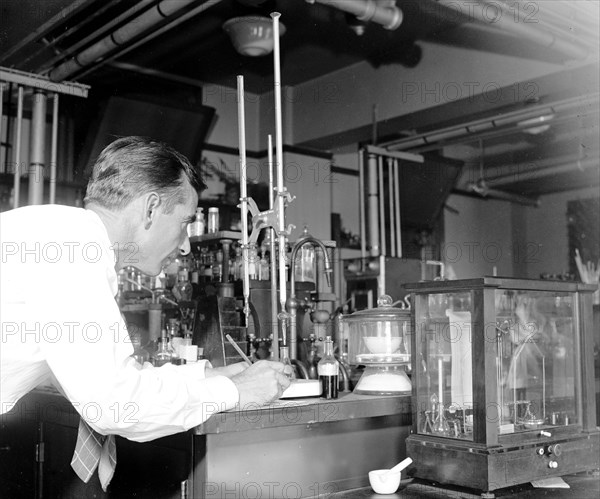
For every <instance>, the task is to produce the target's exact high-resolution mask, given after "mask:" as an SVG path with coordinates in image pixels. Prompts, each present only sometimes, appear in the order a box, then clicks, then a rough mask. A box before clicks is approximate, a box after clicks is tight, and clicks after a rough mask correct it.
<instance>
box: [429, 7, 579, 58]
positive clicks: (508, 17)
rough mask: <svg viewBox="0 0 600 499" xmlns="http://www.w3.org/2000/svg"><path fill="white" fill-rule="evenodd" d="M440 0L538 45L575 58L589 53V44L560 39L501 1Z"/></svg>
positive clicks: (455, 9) (458, 10)
mask: <svg viewBox="0 0 600 499" xmlns="http://www.w3.org/2000/svg"><path fill="white" fill-rule="evenodd" d="M436 1H437V2H438V3H439V4H440V5H443V6H445V7H447V8H449V9H452V10H454V11H457V12H460V13H461V14H467V15H468V16H469V17H470V18H472V19H476V20H477V21H480V22H482V23H484V24H487V25H490V26H493V27H496V28H498V29H502V30H504V31H506V32H507V33H512V34H513V35H515V36H517V37H519V38H521V39H525V40H530V41H531V42H533V43H536V44H537V45H540V46H543V47H546V48H552V49H554V50H556V51H557V52H559V53H561V54H563V55H565V56H568V57H570V58H572V59H578V60H582V59H585V58H586V57H587V56H588V55H589V51H588V50H587V49H586V48H585V47H583V46H581V45H579V44H575V43H572V42H569V41H567V40H564V39H561V38H558V37H557V36H556V35H555V34H553V33H551V32H550V31H547V30H543V29H540V28H538V27H536V26H535V23H534V22H532V21H527V19H524V18H523V16H522V14H521V13H520V12H519V13H518V14H515V12H514V11H513V10H509V7H508V6H505V5H503V4H502V3H501V2H493V3H492V2H487V1H485V0H475V1H473V0H466V1H457V0H436ZM515 16H518V18H515Z"/></svg>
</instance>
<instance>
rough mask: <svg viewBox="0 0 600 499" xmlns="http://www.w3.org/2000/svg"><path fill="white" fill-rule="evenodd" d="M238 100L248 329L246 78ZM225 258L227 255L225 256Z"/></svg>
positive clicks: (245, 312) (238, 78)
mask: <svg viewBox="0 0 600 499" xmlns="http://www.w3.org/2000/svg"><path fill="white" fill-rule="evenodd" d="M237 84H238V88H237V98H238V140H239V150H240V201H241V205H240V206H241V217H242V261H243V268H244V281H243V286H244V290H243V293H244V316H245V317H246V327H248V325H249V319H250V304H249V300H250V269H249V267H248V195H247V189H246V177H247V172H246V124H245V116H244V77H243V76H241V75H238V77H237ZM223 258H225V255H223Z"/></svg>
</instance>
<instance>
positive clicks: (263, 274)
mask: <svg viewBox="0 0 600 499" xmlns="http://www.w3.org/2000/svg"><path fill="white" fill-rule="evenodd" d="M270 270H271V266H270V264H269V259H268V258H267V250H266V248H265V247H264V246H263V250H262V254H261V256H260V260H259V261H258V279H259V280H260V281H268V280H269V279H270V278H271V277H270Z"/></svg>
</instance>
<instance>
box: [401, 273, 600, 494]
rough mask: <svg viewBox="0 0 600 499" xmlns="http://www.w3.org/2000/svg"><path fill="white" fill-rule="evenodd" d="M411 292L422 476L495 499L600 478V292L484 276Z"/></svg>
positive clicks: (412, 446)
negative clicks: (500, 492) (598, 349)
mask: <svg viewBox="0 0 600 499" xmlns="http://www.w3.org/2000/svg"><path fill="white" fill-rule="evenodd" d="M406 287H407V288H408V289H410V290H411V291H412V293H413V295H412V303H413V305H412V308H413V314H414V322H413V324H414V328H415V329H414V335H413V337H412V339H413V343H412V366H413V370H412V382H413V398H412V407H413V431H412V434H411V435H410V436H409V438H408V439H407V441H406V448H407V452H408V454H409V455H410V456H411V457H412V458H413V460H414V466H413V473H414V476H416V477H418V478H423V479H428V480H433V481H435V482H438V483H441V484H453V485H460V486H465V487H470V488H474V489H478V490H482V491H484V492H485V494H488V495H492V494H489V491H493V490H496V489H500V488H503V487H508V486H511V485H516V484H521V483H526V482H530V481H532V480H536V479H542V478H547V477H551V476H560V475H564V474H569V473H576V472H580V471H586V470H591V469H597V468H598V466H599V460H600V457H599V456H600V438H599V432H598V429H597V428H596V411H595V387H594V363H593V330H592V329H593V326H592V292H593V291H594V289H595V287H594V286H591V285H586V284H581V283H576V282H562V281H544V280H526V279H514V278H501V277H483V278H480V279H468V280H455V281H430V282H422V283H416V284H409V285H407V286H406Z"/></svg>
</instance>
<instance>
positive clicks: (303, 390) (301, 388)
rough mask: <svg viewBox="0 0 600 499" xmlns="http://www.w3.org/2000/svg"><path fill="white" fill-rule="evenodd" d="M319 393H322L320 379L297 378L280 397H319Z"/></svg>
mask: <svg viewBox="0 0 600 499" xmlns="http://www.w3.org/2000/svg"><path fill="white" fill-rule="evenodd" d="M319 395H321V383H320V382H319V380H318V379H296V380H294V381H292V384H291V385H290V386H289V387H288V388H287V390H286V391H285V392H283V394H282V395H281V397H280V398H282V399H291V398H298V397H318V396H319Z"/></svg>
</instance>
